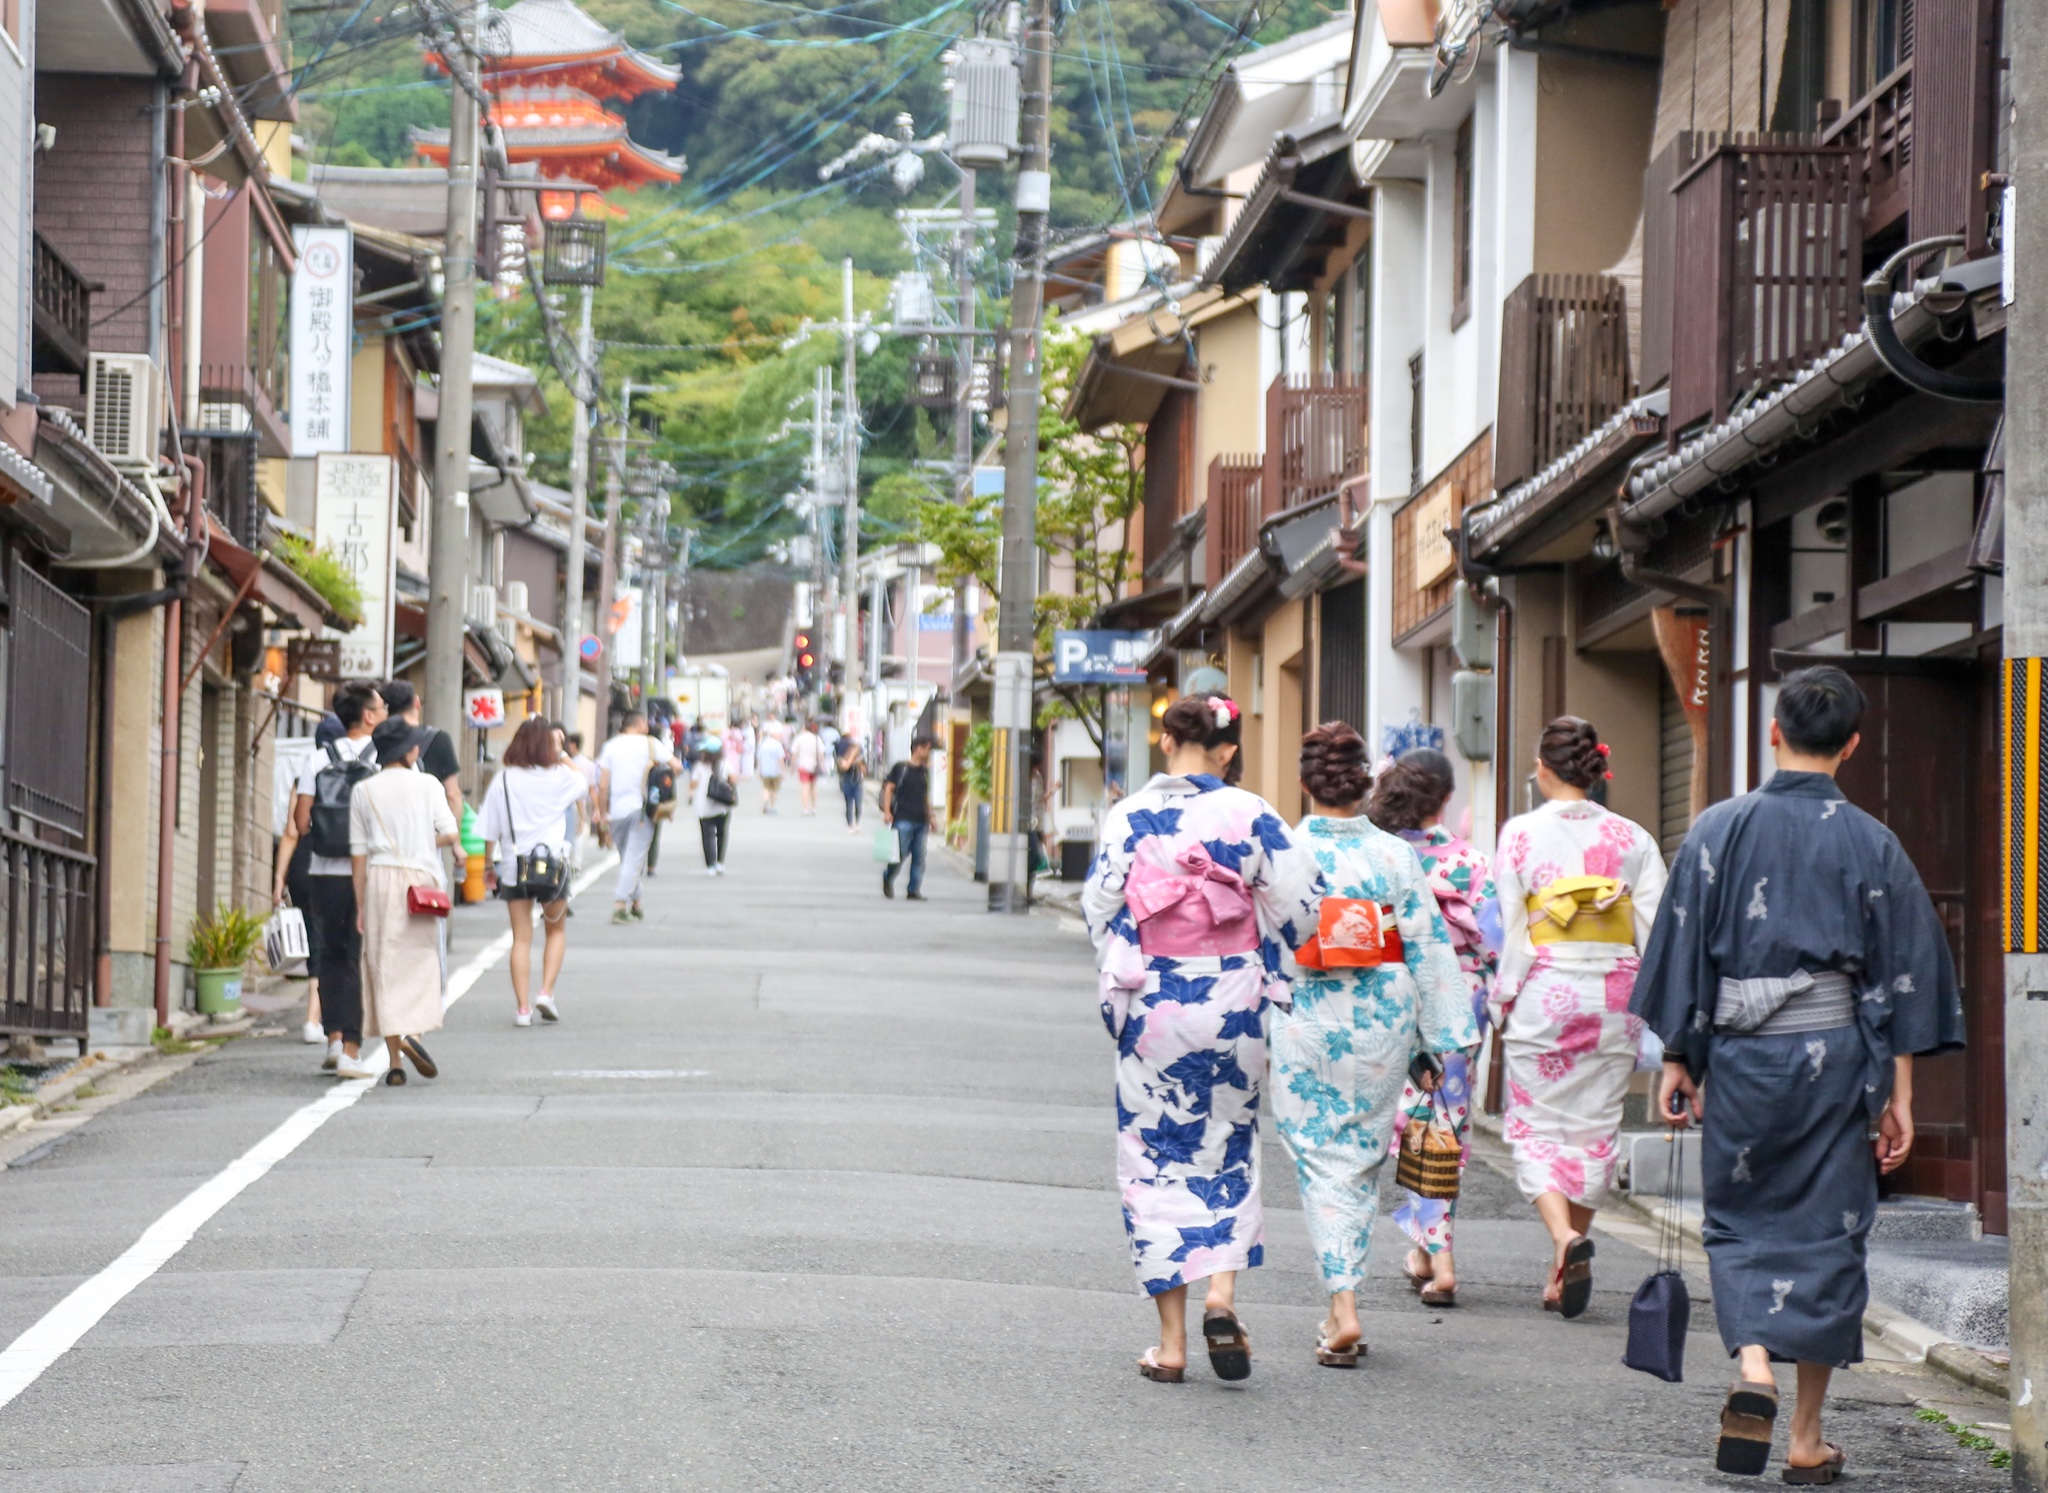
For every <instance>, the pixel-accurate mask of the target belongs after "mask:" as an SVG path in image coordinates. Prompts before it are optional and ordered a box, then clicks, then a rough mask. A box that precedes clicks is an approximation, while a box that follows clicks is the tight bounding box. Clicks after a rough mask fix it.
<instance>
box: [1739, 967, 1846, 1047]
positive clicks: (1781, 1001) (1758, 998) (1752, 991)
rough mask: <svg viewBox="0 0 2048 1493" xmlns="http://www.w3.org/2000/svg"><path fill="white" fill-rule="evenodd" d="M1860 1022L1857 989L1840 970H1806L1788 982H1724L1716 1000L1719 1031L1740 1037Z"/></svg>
mask: <svg viewBox="0 0 2048 1493" xmlns="http://www.w3.org/2000/svg"><path fill="white" fill-rule="evenodd" d="M1855 1021H1856V994H1855V990H1854V988H1853V987H1852V986H1851V985H1850V983H1849V977H1848V976H1847V975H1845V974H1843V973H1842V972H1841V971H1839V970H1825V971H1823V972H1822V973H1820V974H1812V973H1809V972H1808V971H1806V970H1801V971H1799V973H1797V974H1795V975H1790V976H1786V977H1783V978H1780V977H1777V976H1763V977H1760V978H1758V979H1753V980H1732V979H1727V978H1723V979H1722V981H1721V986H1720V991H1719V994H1718V996H1717V997H1716V999H1715V1001H1714V1029H1715V1030H1716V1031H1720V1032H1727V1033H1733V1034H1736V1035H1739V1036H1757V1037H1766V1036H1778V1035H1781V1034H1783V1033H1787V1032H1824V1031H1829V1030H1831V1029H1832V1028H1834V1027H1838V1026H1850V1025H1852V1024H1854V1022H1855Z"/></svg>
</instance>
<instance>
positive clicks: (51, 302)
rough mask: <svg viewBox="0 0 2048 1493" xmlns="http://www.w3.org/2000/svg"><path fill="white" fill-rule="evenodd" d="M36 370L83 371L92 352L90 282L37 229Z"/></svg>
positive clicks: (82, 372) (35, 263)
mask: <svg viewBox="0 0 2048 1493" xmlns="http://www.w3.org/2000/svg"><path fill="white" fill-rule="evenodd" d="M34 282H35V289H34V312H35V371H36V372H38V373H76V374H80V375H83V374H84V372H85V370H86V365H87V363H88V362H90V361H91V356H92V293H93V291H94V289H95V288H96V287H95V286H94V285H93V283H92V282H91V281H89V280H87V279H86V278H85V276H83V275H81V274H79V273H78V270H77V268H76V266H74V265H73V264H72V263H71V261H70V260H68V259H66V258H65V257H64V256H63V255H62V254H60V253H58V252H57V250H56V248H55V247H54V246H53V245H52V244H51V243H50V241H49V240H48V239H46V238H44V237H43V236H42V235H41V234H40V233H38V234H37V235H35V261H34Z"/></svg>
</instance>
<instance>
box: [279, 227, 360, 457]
mask: <svg viewBox="0 0 2048 1493" xmlns="http://www.w3.org/2000/svg"><path fill="white" fill-rule="evenodd" d="M292 239H293V242H294V243H295V244H296V245H297V246H298V251H299V264H298V268H297V269H296V270H295V271H293V273H292V312H291V338H292V340H291V402H292V407H291V416H292V454H293V455H294V456H318V455H320V454H321V453H322V452H325V451H346V450H347V449H348V444H349V440H348V437H349V429H348V373H349V359H350V356H351V353H352V351H353V347H352V344H353V341H354V337H355V246H354V241H353V239H352V238H351V236H350V233H349V230H348V229H346V228H295V229H293V230H292Z"/></svg>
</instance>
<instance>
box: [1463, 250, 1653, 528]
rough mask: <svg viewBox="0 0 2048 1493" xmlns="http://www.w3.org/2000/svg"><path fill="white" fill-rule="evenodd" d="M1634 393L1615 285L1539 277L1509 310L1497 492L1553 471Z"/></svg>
mask: <svg viewBox="0 0 2048 1493" xmlns="http://www.w3.org/2000/svg"><path fill="white" fill-rule="evenodd" d="M1633 393H1634V387H1633V385H1632V384H1631V383H1630V381H1629V368H1628V297H1627V293H1626V292H1625V291H1624V290H1623V288H1622V284H1621V282H1620V281H1619V280H1617V279H1615V278H1614V277H1613V276H1611V275H1531V276H1529V277H1528V278H1527V279H1526V280H1524V281H1523V282H1522V283H1521V284H1520V285H1517V286H1516V287H1515V288H1514V289H1513V290H1512V291H1510V292H1509V294H1508V297H1507V300H1506V301H1505V302H1504V303H1503V304H1502V307H1501V329H1500V408H1499V411H1498V413H1497V416H1496V419H1495V421H1494V447H1493V485H1494V486H1495V487H1496V488H1497V489H1499V490H1500V491H1503V492H1505V491H1506V490H1507V489H1508V488H1510V487H1512V486H1513V485H1514V484H1515V483H1517V482H1521V481H1523V480H1525V479H1527V478H1529V477H1533V476H1535V475H1536V473H1538V472H1540V471H1542V470H1543V469H1544V468H1545V467H1547V466H1549V465H1550V464H1551V462H1553V461H1555V460H1556V459H1557V458H1558V457H1560V456H1562V455H1564V453H1565V452H1567V451H1569V450H1570V449H1571V448H1572V447H1573V446H1575V445H1577V444H1578V443H1579V441H1581V440H1582V439H1584V438H1585V437H1586V436H1588V435H1590V434H1592V433H1593V432H1594V431H1595V430H1597V429H1599V428H1600V426H1601V425H1602V424H1603V423H1604V422H1605V421H1606V420H1607V418H1608V417H1609V416H1610V415H1612V414H1613V413H1614V412H1615V411H1616V410H1618V409H1620V408H1621V407H1622V405H1624V404H1626V403H1627V402H1628V400H1629V399H1630V397H1631V396H1632V395H1633Z"/></svg>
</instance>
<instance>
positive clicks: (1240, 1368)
mask: <svg viewBox="0 0 2048 1493" xmlns="http://www.w3.org/2000/svg"><path fill="white" fill-rule="evenodd" d="M1202 1337H1203V1339H1204V1340H1205V1341H1206V1342H1207V1343H1208V1345H1209V1367H1210V1368H1212V1369H1214V1370H1215V1371H1216V1377H1217V1378H1219V1379H1225V1380H1231V1381H1235V1380H1238V1379H1249V1378H1251V1376H1252V1339H1251V1334H1250V1333H1248V1332H1246V1331H1245V1330H1244V1324H1243V1323H1242V1322H1240V1321H1238V1320H1237V1316H1236V1314H1235V1313H1233V1312H1210V1313H1208V1314H1207V1315H1206V1316H1204V1317H1203V1318H1202Z"/></svg>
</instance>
